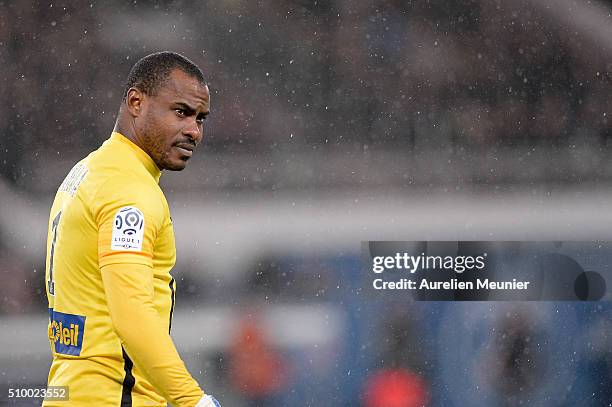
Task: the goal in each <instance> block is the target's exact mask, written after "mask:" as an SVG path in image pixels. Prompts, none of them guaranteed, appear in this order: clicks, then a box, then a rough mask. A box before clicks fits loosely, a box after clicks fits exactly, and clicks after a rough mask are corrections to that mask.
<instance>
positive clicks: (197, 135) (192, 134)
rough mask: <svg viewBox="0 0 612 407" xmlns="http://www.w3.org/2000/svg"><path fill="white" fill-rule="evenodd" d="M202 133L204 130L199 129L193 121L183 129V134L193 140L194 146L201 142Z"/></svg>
mask: <svg viewBox="0 0 612 407" xmlns="http://www.w3.org/2000/svg"><path fill="white" fill-rule="evenodd" d="M203 131H204V128H203V127H202V128H200V126H198V123H197V122H196V121H195V120H193V121H191V122H190V123H189V125H187V126H186V127H185V128H183V134H184V135H185V136H187V137H189V138H190V139H191V140H193V141H194V142H195V143H196V145H197V144H199V143H200V141H202V136H203V134H202V133H203Z"/></svg>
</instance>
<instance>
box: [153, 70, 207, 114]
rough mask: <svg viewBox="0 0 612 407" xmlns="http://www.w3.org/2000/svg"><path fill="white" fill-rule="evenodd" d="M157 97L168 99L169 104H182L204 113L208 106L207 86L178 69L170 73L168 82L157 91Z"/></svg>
mask: <svg viewBox="0 0 612 407" xmlns="http://www.w3.org/2000/svg"><path fill="white" fill-rule="evenodd" d="M158 97H161V98H164V99H168V100H167V101H168V102H170V103H175V102H184V103H186V104H188V105H189V106H192V107H195V108H197V109H198V110H202V111H206V112H207V111H208V109H209V104H210V94H209V92H208V86H206V85H203V84H201V83H200V81H198V79H197V78H195V77H193V76H191V75H189V74H187V73H185V72H183V71H182V70H180V69H175V70H173V71H172V72H171V73H170V76H169V78H168V80H167V81H166V82H165V83H164V84H163V85H162V86H161V88H160V89H159V91H158Z"/></svg>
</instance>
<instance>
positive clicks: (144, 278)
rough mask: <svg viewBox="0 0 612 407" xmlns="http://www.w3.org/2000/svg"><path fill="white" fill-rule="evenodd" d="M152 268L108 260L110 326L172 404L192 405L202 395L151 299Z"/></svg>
mask: <svg viewBox="0 0 612 407" xmlns="http://www.w3.org/2000/svg"><path fill="white" fill-rule="evenodd" d="M152 279H153V277H152V270H151V269H149V267H147V266H143V265H131V266H127V265H122V264H111V265H107V266H105V267H103V268H102V280H103V282H104V290H105V292H106V298H107V302H108V307H109V312H110V314H111V319H112V321H113V327H114V329H115V331H116V332H117V335H118V336H119V338H120V339H121V342H122V343H123V346H124V347H125V350H126V352H127V354H128V356H129V357H130V358H132V359H133V361H134V363H135V364H136V366H138V367H139V368H140V369H141V371H142V372H143V374H144V375H145V377H146V378H147V380H149V381H150V382H151V384H153V386H155V388H156V389H157V391H159V392H160V394H161V395H162V396H163V397H164V398H165V399H166V400H168V401H169V402H170V403H171V404H172V405H173V406H177V407H183V406H185V407H192V406H195V405H196V404H197V402H198V400H200V398H201V397H202V396H203V395H204V392H203V391H202V390H201V389H200V386H199V385H198V383H197V382H196V381H195V380H194V379H193V377H192V376H191V375H190V374H189V372H188V371H187V368H186V367H185V364H184V363H183V361H182V360H181V358H180V356H179V354H178V352H177V350H176V347H175V346H174V342H173V341H172V338H171V337H170V334H169V333H168V331H167V330H166V326H165V325H164V323H163V321H162V320H161V319H160V316H159V314H158V313H157V311H156V310H155V307H154V305H153V301H152V291H153V282H152Z"/></svg>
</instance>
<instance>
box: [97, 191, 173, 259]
mask: <svg viewBox="0 0 612 407" xmlns="http://www.w3.org/2000/svg"><path fill="white" fill-rule="evenodd" d="M93 210H94V214H93V215H94V219H95V221H96V223H97V227H98V262H99V266H100V267H104V266H106V265H109V264H141V265H144V266H149V267H152V265H153V250H154V244H155V239H156V237H157V234H158V232H159V231H160V230H161V228H162V226H163V225H164V223H165V222H167V221H168V218H169V213H167V210H166V208H165V207H164V204H163V200H162V198H161V197H160V193H159V191H156V190H155V189H154V187H152V186H151V185H150V184H148V183H144V182H138V181H137V180H134V181H131V182H130V181H129V180H127V181H126V180H110V181H109V182H107V183H105V184H104V185H103V186H102V187H101V188H100V190H98V192H97V194H96V196H95V199H94V203H93Z"/></svg>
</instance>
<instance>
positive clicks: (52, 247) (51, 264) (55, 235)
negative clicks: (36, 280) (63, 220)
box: [47, 211, 62, 295]
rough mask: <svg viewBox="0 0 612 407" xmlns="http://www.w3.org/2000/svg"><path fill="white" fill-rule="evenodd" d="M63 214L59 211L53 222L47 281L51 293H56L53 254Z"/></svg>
mask: <svg viewBox="0 0 612 407" xmlns="http://www.w3.org/2000/svg"><path fill="white" fill-rule="evenodd" d="M61 216H62V211H59V212H58V213H57V215H55V218H53V222H52V223H51V231H52V232H53V241H52V242H51V253H50V254H49V281H47V284H48V285H49V294H51V295H55V283H54V282H53V256H54V255H55V242H56V241H57V226H58V225H59V221H60V217H61Z"/></svg>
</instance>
